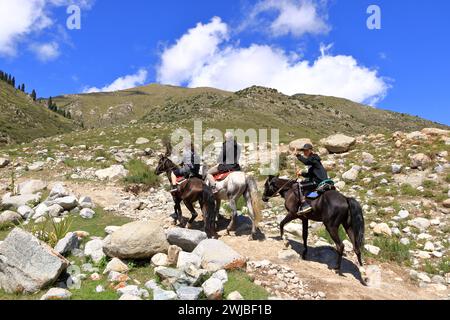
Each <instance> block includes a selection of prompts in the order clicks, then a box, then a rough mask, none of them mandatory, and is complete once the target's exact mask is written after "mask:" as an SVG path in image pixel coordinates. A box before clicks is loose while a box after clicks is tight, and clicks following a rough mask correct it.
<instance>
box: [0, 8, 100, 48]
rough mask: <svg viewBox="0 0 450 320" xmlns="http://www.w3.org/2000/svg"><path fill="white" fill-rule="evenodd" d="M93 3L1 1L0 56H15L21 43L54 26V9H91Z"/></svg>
mask: <svg viewBox="0 0 450 320" xmlns="http://www.w3.org/2000/svg"><path fill="white" fill-rule="evenodd" d="M93 3H94V0H0V55H3V56H15V55H16V54H17V46H18V44H19V43H20V42H23V41H24V40H26V39H27V37H28V36H30V35H31V34H33V33H37V32H39V31H42V30H44V29H48V28H50V27H51V26H53V25H54V24H55V21H54V20H53V19H52V17H51V10H50V9H51V8H52V7H58V6H67V5H69V4H77V5H79V6H80V7H81V8H84V9H89V8H91V6H92V5H93Z"/></svg>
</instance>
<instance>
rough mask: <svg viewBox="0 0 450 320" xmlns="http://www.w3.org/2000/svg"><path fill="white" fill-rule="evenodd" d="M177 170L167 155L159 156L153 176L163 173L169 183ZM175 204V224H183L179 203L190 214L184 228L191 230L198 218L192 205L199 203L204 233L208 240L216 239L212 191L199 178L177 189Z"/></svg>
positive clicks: (194, 178)
mask: <svg viewBox="0 0 450 320" xmlns="http://www.w3.org/2000/svg"><path fill="white" fill-rule="evenodd" d="M176 168H177V165H175V164H174V163H173V162H172V161H171V160H170V159H169V157H168V156H167V155H161V156H160V159H159V163H158V166H157V168H156V170H155V174H157V175H161V174H163V173H165V174H166V175H167V178H168V179H169V183H171V177H170V176H171V173H172V171H173V170H174V169H176ZM173 200H174V202H175V207H174V210H175V212H174V214H173V218H174V220H175V223H177V222H179V223H180V224H183V212H182V210H181V202H183V203H184V204H185V206H186V208H188V210H189V211H190V212H191V214H192V218H191V219H190V220H189V221H188V223H187V225H186V227H187V228H189V229H190V228H192V224H193V223H194V221H195V219H196V218H197V217H198V213H197V211H196V210H195V208H194V203H196V202H199V203H200V207H201V209H202V213H203V220H204V225H205V227H204V228H205V232H206V234H207V235H208V237H209V238H212V237H217V233H216V209H215V207H216V201H215V198H214V195H213V193H212V190H211V188H210V187H208V186H207V185H206V184H205V183H203V181H202V180H201V179H200V178H197V177H193V178H189V179H186V180H185V181H184V182H182V183H181V185H180V186H179V187H178V192H177V193H176V194H174V195H173Z"/></svg>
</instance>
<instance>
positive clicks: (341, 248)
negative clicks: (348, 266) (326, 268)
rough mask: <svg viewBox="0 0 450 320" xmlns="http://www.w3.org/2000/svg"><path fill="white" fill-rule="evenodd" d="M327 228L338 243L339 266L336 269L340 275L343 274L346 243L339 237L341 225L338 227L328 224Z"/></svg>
mask: <svg viewBox="0 0 450 320" xmlns="http://www.w3.org/2000/svg"><path fill="white" fill-rule="evenodd" d="M326 228H327V231H328V233H329V234H330V236H331V239H333V241H334V243H335V244H336V250H337V253H338V261H337V266H336V268H334V269H335V270H336V271H337V272H338V273H339V275H342V271H341V266H342V257H343V255H344V244H343V243H342V241H341V238H340V237H339V226H337V227H335V226H332V227H329V226H326Z"/></svg>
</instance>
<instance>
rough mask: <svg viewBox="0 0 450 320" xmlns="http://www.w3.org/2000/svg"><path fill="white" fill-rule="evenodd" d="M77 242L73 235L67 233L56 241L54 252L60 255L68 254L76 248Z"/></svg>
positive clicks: (75, 236)
mask: <svg viewBox="0 0 450 320" xmlns="http://www.w3.org/2000/svg"><path fill="white" fill-rule="evenodd" d="M78 245H79V240H78V237H77V235H76V234H75V233H73V232H69V233H68V234H66V236H65V237H64V238H62V239H61V240H59V241H58V243H57V244H56V246H55V251H56V252H58V253H59V254H61V255H65V254H67V253H70V252H71V251H72V250H73V249H76V248H78Z"/></svg>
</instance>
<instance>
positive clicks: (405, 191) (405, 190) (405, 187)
mask: <svg viewBox="0 0 450 320" xmlns="http://www.w3.org/2000/svg"><path fill="white" fill-rule="evenodd" d="M400 191H401V193H402V195H404V196H411V197H417V196H419V194H420V192H419V190H417V189H415V188H414V187H413V186H411V185H410V184H406V183H405V184H402V185H401V187H400Z"/></svg>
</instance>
